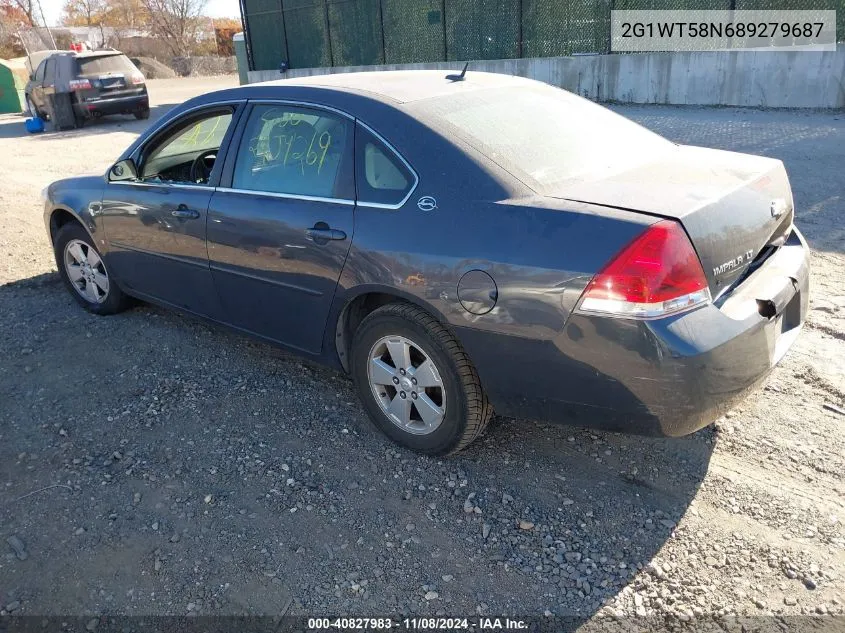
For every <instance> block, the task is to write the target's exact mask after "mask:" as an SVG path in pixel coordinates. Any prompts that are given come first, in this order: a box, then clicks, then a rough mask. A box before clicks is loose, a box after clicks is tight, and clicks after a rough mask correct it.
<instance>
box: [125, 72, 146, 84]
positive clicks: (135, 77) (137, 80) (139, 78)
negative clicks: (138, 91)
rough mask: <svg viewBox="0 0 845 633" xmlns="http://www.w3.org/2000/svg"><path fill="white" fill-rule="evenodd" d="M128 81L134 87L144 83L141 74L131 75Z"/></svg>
mask: <svg viewBox="0 0 845 633" xmlns="http://www.w3.org/2000/svg"><path fill="white" fill-rule="evenodd" d="M129 81H130V82H132V83H133V84H135V85H138V84H142V83H144V75H142V74H141V73H133V74H132V76H131V77H130V78H129Z"/></svg>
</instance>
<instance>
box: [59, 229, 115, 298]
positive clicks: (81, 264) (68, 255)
mask: <svg viewBox="0 0 845 633" xmlns="http://www.w3.org/2000/svg"><path fill="white" fill-rule="evenodd" d="M64 258H65V270H66V271H67V276H68V279H70V283H71V285H72V286H73V287H74V289H75V290H76V292H78V293H79V295H80V296H81V297H82V298H83V299H85V300H86V301H90V302H91V303H102V302H103V301H105V300H106V297H108V295H109V275H108V273H107V272H106V266H105V264H104V263H103V260H102V259H101V258H100V254H99V253H98V252H97V251H96V250H94V247H92V246H91V245H89V244H87V243H85V242H83V241H82V240H70V241H69V242H68V243H67V245H66V246H65V253H64Z"/></svg>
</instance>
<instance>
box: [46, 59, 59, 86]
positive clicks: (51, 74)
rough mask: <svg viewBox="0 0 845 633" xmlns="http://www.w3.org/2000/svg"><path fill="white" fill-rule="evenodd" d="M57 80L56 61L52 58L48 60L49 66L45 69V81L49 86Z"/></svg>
mask: <svg viewBox="0 0 845 633" xmlns="http://www.w3.org/2000/svg"><path fill="white" fill-rule="evenodd" d="M55 79H56V60H55V59H53V58H50V59H48V60H47V65H46V66H45V67H44V81H46V82H47V83H48V84H50V83H52V82H53V81H54V80H55Z"/></svg>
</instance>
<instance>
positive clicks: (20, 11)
mask: <svg viewBox="0 0 845 633" xmlns="http://www.w3.org/2000/svg"><path fill="white" fill-rule="evenodd" d="M0 11H2V12H3V15H5V14H7V13H9V14H13V15H14V16H16V18H18V19H22V20H23V25H24V26H36V25H37V21H36V19H35V0H0Z"/></svg>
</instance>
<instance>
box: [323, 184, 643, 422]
mask: <svg viewBox="0 0 845 633" xmlns="http://www.w3.org/2000/svg"><path fill="white" fill-rule="evenodd" d="M420 184H421V187H420V188H419V190H418V191H417V192H415V194H414V196H412V198H411V200H409V202H408V203H407V204H406V205H405V206H404V207H403V208H401V209H399V210H382V209H369V208H358V209H357V211H356V216H355V239H354V241H353V244H352V248H351V250H350V253H349V256H348V259H347V262H346V265H345V267H344V270H343V273H342V275H341V278H340V282H339V285H338V291H337V294H336V299H335V307H334V310H335V314H336V315H338V314H339V313H340V311H341V310H342V309H343V307H344V306H345V305H347V304H348V303H349V302H350V301H351V300H353V299H354V298H355V297H357V296H359V295H361V294H362V293H366V292H386V293H389V294H395V295H398V296H401V297H404V298H406V299H407V300H409V301H411V302H414V303H417V304H418V305H421V306H423V307H425V308H427V309H428V310H430V311H431V312H433V313H434V314H435V315H436V316H438V317H439V318H440V320H441V321H442V322H444V323H446V324H447V325H448V326H449V327H450V328H451V329H452V331H453V332H454V333H455V334H456V336H457V338H458V339H459V340H460V341H461V343H462V344H463V346H464V348H465V349H466V351H467V353H468V354H469V356H470V358H471V359H472V360H473V362H474V363H475V365H476V368H477V370H478V373H479V376H480V378H481V381H482V384H483V385H484V387H485V390H486V391H487V393H488V396H489V397H490V399H491V401H492V402H493V405H494V407H496V408H497V409H498V410H500V411H501V412H503V413H504V412H505V411H506V410H508V408H509V406H508V403H509V402H510V401H512V397H511V396H512V395H513V394H512V391H513V389H514V385H515V384H517V382H515V381H514V367H521V368H523V369H524V368H525V365H526V363H529V361H530V359H532V358H537V359H538V360H539V358H540V357H542V356H543V355H544V354H550V355H553V356H555V357H559V356H560V348H559V346H558V343H557V341H558V339H559V337H561V336H562V333H563V331H564V327H565V325H566V322H567V319H568V318H569V315H570V313H571V312H572V310H573V309H574V308H575V306H576V304H577V302H578V299H579V297H580V296H581V293H582V291H583V290H584V288H585V286H586V284H587V283H588V282H589V281H590V279H591V278H592V276H593V275H594V274H595V272H597V271H598V270H599V269H600V268H601V267H602V266H603V265H604V264H605V263H606V262H607V261H608V260H609V259H610V258H611V257H612V256H613V255H614V254H615V253H616V252H618V251H619V250H620V249H621V248H622V247H623V246H624V245H625V244H627V243H628V242H629V241H631V240H632V239H633V238H634V237H635V236H636V235H638V234H639V233H640V232H641V231H642V230H643V229H644V227H645V226H646V225H648V224H650V223H652V222H654V221H655V219H654V218H650V217H647V216H641V215H635V214H631V213H627V212H623V211H615V210H606V209H601V210H600V209H593V208H590V207H589V206H588V205H579V204H569V205H568V207H567V208H561V206H560V204H559V203H558V202H552V201H548V200H544V199H538V198H532V199H524V200H521V201H514V200H503V201H499V202H490V201H477V200H476V201H473V200H472V199H471V194H470V195H468V196H466V197H465V198H463V197H461V196H458V195H456V196H454V197H450V196H441V197H440V198H438V207H437V209H435V210H434V211H429V212H426V211H421V210H419V209H418V208H417V205H416V200H417V199H418V197H419V196H421V195H431V194H430V193H429V191H428V189H427V188H426V186H425V185H423V180H422V178H421V183H420ZM550 205H554V206H550ZM473 270H481V271H484V272H486V273H487V274H488V275H490V277H492V279H493V280H494V282H495V285H496V288H495V291H496V294H497V297H496V302H495V306H494V307H493V308H492V310H490V311H489V312H487V313H486V314H473V313H471V312H470V311H468V310H467V309H466V308H465V307H464V305H463V304H462V303H461V300H460V297H459V294H458V286H459V282H460V280H461V278H462V277H463V276H464V275H465V274H466V273H468V272H469V271H473ZM333 322H334V321H330V324H331V323H333ZM327 329H329V330H331V334H333V333H334V330H333V328H331V327H330V328H327ZM329 334H330V333H329V332H327V337H328V335H329ZM326 342H327V344H328V343H329V341H328V340H327V341H326ZM539 348H542V353H541V354H540V357H538V355H537V350H538V349H539ZM326 349H332V350H333V349H334V345H333V344H328V345H327V346H326ZM529 370H530V371H536V372H538V373H541V372H542V365H541V364H540V363H538V364H536V365H534V366H532V367H530V368H529ZM522 374H523V376H522V377H523V378H527V376H526V375H525V372H524V371H522Z"/></svg>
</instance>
